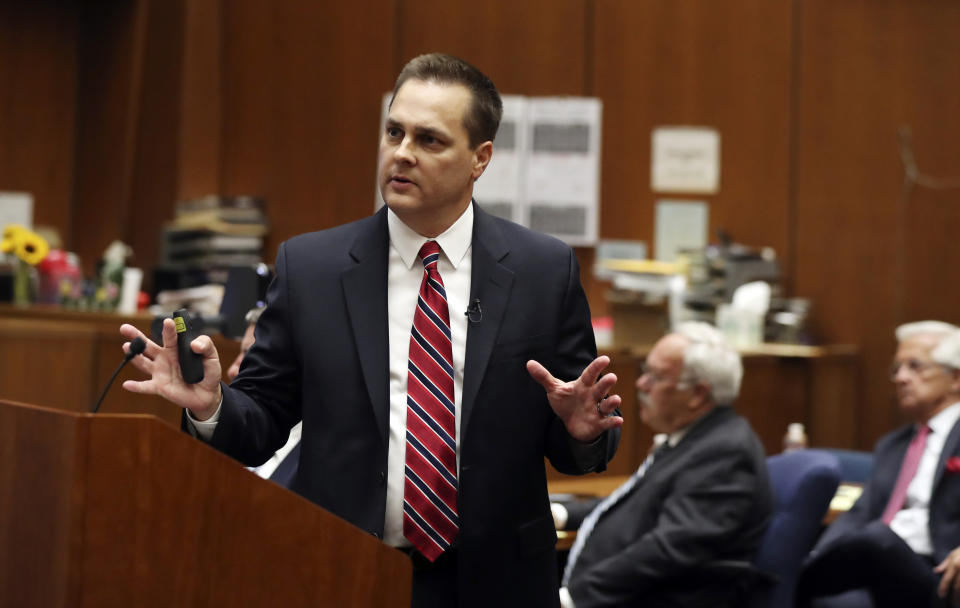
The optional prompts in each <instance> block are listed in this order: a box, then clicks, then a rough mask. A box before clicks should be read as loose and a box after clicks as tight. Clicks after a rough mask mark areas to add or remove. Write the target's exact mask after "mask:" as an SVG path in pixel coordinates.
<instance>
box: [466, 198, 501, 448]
mask: <svg viewBox="0 0 960 608" xmlns="http://www.w3.org/2000/svg"><path fill="white" fill-rule="evenodd" d="M473 209H474V220H473V241H472V249H473V254H472V256H473V261H472V273H471V277H470V302H471V303H472V302H474V301H475V300H479V301H480V308H481V309H482V311H483V314H482V318H481V320H480V321H479V322H478V323H469V327H468V329H467V347H466V348H467V350H466V355H465V361H464V377H463V397H462V408H461V412H460V436H461V437H464V436H465V435H466V429H467V424H468V423H469V420H470V414H471V413H472V411H473V404H474V401H475V400H476V397H477V391H478V390H479V389H480V385H481V384H482V383H483V376H484V374H485V373H486V369H487V362H488V361H489V359H490V353H491V352H492V351H493V345H494V343H495V342H496V339H497V334H498V333H499V330H500V325H501V323H502V322H503V318H504V314H505V313H506V308H507V301H508V300H509V297H510V290H511V287H512V286H513V271H511V270H510V269H508V268H507V267H506V266H503V265H502V264H501V263H500V262H501V261H502V260H503V258H504V257H506V255H507V254H508V253H509V252H510V248H509V247H508V246H507V244H506V242H505V241H504V238H503V235H502V234H501V233H500V230H499V228H498V227H497V225H496V223H495V222H494V220H493V218H492V217H491V216H490V215H488V214H487V213H485V212H484V211H483V210H481V209H480V206H479V205H477V204H476V203H474V204H473Z"/></svg>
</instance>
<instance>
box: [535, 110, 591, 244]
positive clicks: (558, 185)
mask: <svg viewBox="0 0 960 608" xmlns="http://www.w3.org/2000/svg"><path fill="white" fill-rule="evenodd" d="M527 103H528V106H527V134H528V138H529V146H530V152H529V155H528V158H527V165H526V177H525V184H524V193H525V199H526V207H527V209H526V222H524V223H525V224H526V225H527V226H529V227H530V228H532V229H534V230H537V231H540V232H546V233H547V234H552V235H554V236H556V237H558V238H560V239H562V240H564V241H566V242H567V243H569V244H571V245H594V244H595V243H596V242H597V224H598V221H597V219H598V217H599V207H600V128H601V119H602V112H603V106H602V103H601V101H600V100H599V99H596V98H586V97H532V98H528V99H527Z"/></svg>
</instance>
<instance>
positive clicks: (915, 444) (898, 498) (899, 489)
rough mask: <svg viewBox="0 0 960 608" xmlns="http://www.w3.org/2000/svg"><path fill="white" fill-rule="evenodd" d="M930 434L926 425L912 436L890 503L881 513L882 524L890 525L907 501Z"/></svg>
mask: <svg viewBox="0 0 960 608" xmlns="http://www.w3.org/2000/svg"><path fill="white" fill-rule="evenodd" d="M929 434H930V427H928V426H927V425H925V424H924V425H923V426H921V427H920V428H919V429H917V434H916V435H914V436H913V440H912V441H911V442H910V446H909V447H908V448H907V453H906V455H904V457H903V464H901V465H900V474H899V475H897V484H896V485H895V486H893V493H892V494H890V501H889V502H888V503H887V508H886V509H884V511H883V523H885V524H887V525H888V526H889V525H890V522H891V521H893V517H894V516H895V515H896V514H897V511H899V510H900V509H901V508H903V502H904V501H905V500H906V499H907V488H908V487H910V482H911V481H913V476H914V475H916V474H917V467H919V466H920V457H921V456H923V449H924V448H925V447H926V446H927V435H929Z"/></svg>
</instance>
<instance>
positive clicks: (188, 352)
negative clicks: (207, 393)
mask: <svg viewBox="0 0 960 608" xmlns="http://www.w3.org/2000/svg"><path fill="white" fill-rule="evenodd" d="M173 322H174V323H176V324H177V358H178V359H179V360H180V375H181V376H183V381H184V382H186V383H187V384H196V383H197V382H200V381H201V380H203V355H201V354H199V353H195V352H193V350H192V349H191V348H190V343H191V342H193V340H194V338H196V337H197V336H198V335H199V333H198V332H197V330H196V327H194V324H193V320H192V319H191V318H190V313H188V312H187V311H186V309H183V308H181V309H180V310H178V311H176V312H174V313H173Z"/></svg>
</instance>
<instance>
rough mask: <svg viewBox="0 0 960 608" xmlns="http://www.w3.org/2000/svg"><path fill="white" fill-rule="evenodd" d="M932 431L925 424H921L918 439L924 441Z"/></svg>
mask: <svg viewBox="0 0 960 608" xmlns="http://www.w3.org/2000/svg"><path fill="white" fill-rule="evenodd" d="M931 430H932V429H931V428H930V427H929V426H927V425H925V424H921V425H920V428H918V429H917V438H918V439H921V440H922V439H924V438H925V437H926V436H927V435H929V434H930V431H931Z"/></svg>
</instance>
